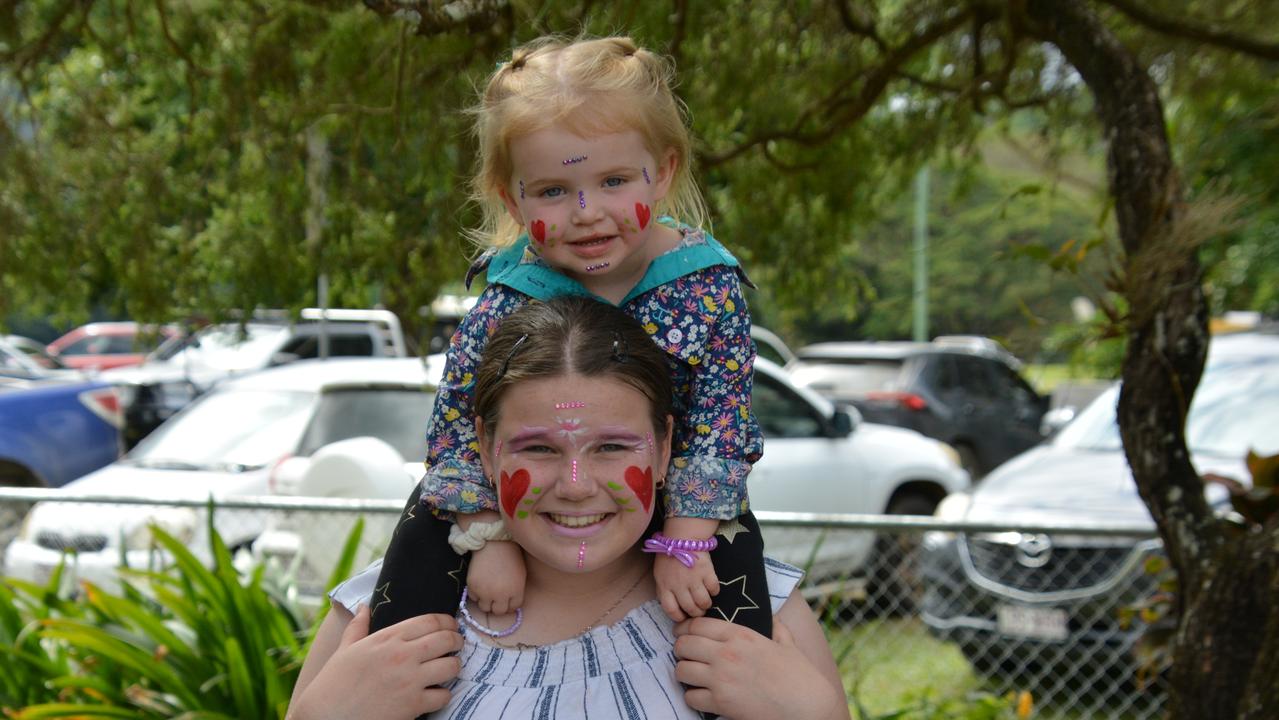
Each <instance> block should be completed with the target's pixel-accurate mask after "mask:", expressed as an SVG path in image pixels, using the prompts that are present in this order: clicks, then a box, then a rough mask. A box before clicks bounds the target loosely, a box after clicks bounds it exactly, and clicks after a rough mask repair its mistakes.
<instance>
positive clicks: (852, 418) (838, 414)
mask: <svg viewBox="0 0 1279 720" xmlns="http://www.w3.org/2000/svg"><path fill="white" fill-rule="evenodd" d="M860 421H861V413H858V412H857V410H856V409H854V408H847V409H845V408H839V409H837V410H836V411H835V414H834V415H832V416H831V418H830V435H831V437H848V436H849V435H851V434H852V432H853V428H855V427H856V426H857V424H858V423H859V422H860Z"/></svg>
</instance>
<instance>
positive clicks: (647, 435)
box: [497, 433, 653, 453]
mask: <svg viewBox="0 0 1279 720" xmlns="http://www.w3.org/2000/svg"><path fill="white" fill-rule="evenodd" d="M644 439H645V440H647V441H648V451H649V452H653V433H644ZM497 447H498V452H499V453H500V452H502V449H501V448H502V443H500V442H499V443H498V444H497Z"/></svg>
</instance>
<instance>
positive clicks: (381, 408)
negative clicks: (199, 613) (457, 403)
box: [4, 358, 438, 587]
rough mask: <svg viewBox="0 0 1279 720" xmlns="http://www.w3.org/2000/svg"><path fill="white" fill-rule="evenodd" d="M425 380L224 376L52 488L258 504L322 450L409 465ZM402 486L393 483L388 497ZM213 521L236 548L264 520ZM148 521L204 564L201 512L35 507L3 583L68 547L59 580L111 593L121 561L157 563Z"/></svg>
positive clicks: (416, 449) (427, 388)
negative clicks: (128, 445) (64, 576)
mask: <svg viewBox="0 0 1279 720" xmlns="http://www.w3.org/2000/svg"><path fill="white" fill-rule="evenodd" d="M437 364H438V363H437ZM432 375H438V370H436V371H435V372H434V373H433V372H432V371H431V370H430V369H429V368H428V365H427V363H425V362H423V361H422V360H421V359H417V358H404V359H390V358H361V359H330V360H323V361H320V360H308V361H299V362H296V363H291V364H289V365H286V366H283V367H279V368H273V369H270V370H263V371H261V372H258V373H253V374H248V375H244V376H241V377H236V378H232V379H229V380H227V381H225V382H222V383H219V384H218V385H217V386H216V388H215V389H214V390H212V391H211V392H209V393H208V394H206V395H204V396H201V397H200V398H198V399H197V400H196V401H195V402H193V403H192V404H191V405H189V406H188V407H187V408H185V409H184V410H183V411H182V412H180V413H179V414H178V415H176V416H174V417H173V418H172V419H170V420H169V421H167V422H165V423H164V424H163V425H161V426H160V427H159V428H157V429H156V430H155V431H154V432H153V433H152V434H151V435H150V436H148V437H147V438H146V439H145V440H144V441H143V442H142V443H141V444H139V445H138V446H137V447H136V448H134V449H133V450H132V451H131V452H129V453H128V454H127V455H125V456H124V457H122V458H121V459H120V460H118V461H116V462H114V463H112V464H110V465H108V466H106V467H104V468H102V469H100V470H97V471H96V472H93V473H90V474H89V475H86V476H84V477H82V478H80V479H78V480H75V481H73V482H71V483H68V484H67V485H65V486H64V488H63V490H65V491H66V492H68V493H75V494H91V495H105V496H112V497H120V498H138V499H146V500H166V499H186V500H207V499H209V498H214V499H215V500H216V499H220V498H228V497H244V496H262V495H268V494H270V493H271V492H272V491H273V490H274V488H273V487H272V484H273V483H276V482H281V483H283V482H287V481H288V480H289V478H290V477H291V476H294V475H296V474H298V473H301V472H304V471H305V469H306V467H307V466H308V465H309V460H307V458H310V457H311V456H312V455H321V456H323V455H324V454H325V451H324V447H325V446H327V445H330V444H332V443H335V442H339V441H343V440H347V439H351V438H355V437H363V436H372V437H365V441H366V442H378V443H382V444H384V445H389V446H390V447H392V448H394V450H390V452H394V453H398V454H399V455H403V456H406V457H414V458H420V457H423V456H424V454H425V425H426V418H427V417H428V415H429V413H430V409H431V405H432V403H433V402H434V397H435V394H434V385H433V384H432V383H431V382H430V381H429V378H430V377H431V376H432ZM375 438H376V439H375ZM388 449H389V448H388ZM400 471H401V472H403V467H401V468H400ZM411 486H412V478H411V476H409V475H408V474H403V475H402V476H401V478H400V480H399V492H400V493H401V494H407V492H408V489H409V488H410V487H411ZM214 520H215V526H216V528H217V529H218V532H219V533H220V534H221V536H222V537H223V539H224V540H225V541H226V543H227V544H228V545H229V546H231V547H232V548H233V549H236V548H247V547H249V546H250V545H251V544H252V543H253V541H254V540H255V539H256V538H257V537H258V536H259V535H260V534H261V533H262V532H263V530H264V529H265V528H266V526H267V522H268V513H264V512H260V511H258V512H255V511H249V510H233V509H223V510H219V511H217V512H216V513H215V517H214ZM153 522H154V523H157V524H158V525H159V526H161V527H163V528H165V529H166V530H167V531H168V532H170V533H172V534H174V535H175V536H177V537H178V538H179V539H181V540H182V541H183V542H184V543H186V544H187V545H188V546H189V547H190V548H191V549H192V551H193V552H195V553H196V554H197V555H198V556H200V557H203V558H204V559H206V560H208V559H209V557H208V555H209V553H208V544H209V543H208V537H207V533H206V519H205V511H204V510H203V508H194V507H174V506H167V507H166V506H163V505H154V504H150V505H139V504H110V505H104V504H78V503H64V502H41V503H38V504H37V505H36V506H35V507H34V508H32V510H31V512H30V513H28V515H27V517H26V519H25V520H24V522H23V524H22V527H21V530H20V532H19V535H18V537H17V538H16V539H15V540H14V541H13V542H12V543H10V545H9V546H8V548H7V550H6V552H5V566H4V574H5V575H7V576H10V577H17V578H22V579H26V580H31V581H36V582H41V581H44V580H46V579H47V578H48V577H49V575H50V573H51V572H52V570H53V568H55V567H56V566H57V565H58V563H60V562H62V559H63V557H64V553H65V551H67V550H74V551H75V552H74V553H72V554H67V555H66V557H67V565H68V569H69V571H70V572H71V574H72V575H73V576H74V577H77V578H80V579H86V580H91V581H93V582H95V583H99V584H102V585H104V586H107V587H111V586H113V584H114V582H115V578H116V568H117V567H118V566H119V565H120V561H121V558H122V557H123V558H124V559H126V560H127V562H128V564H129V565H130V566H131V567H142V568H146V567H152V566H155V565H156V564H160V565H163V564H164V563H165V562H166V561H167V558H166V557H165V556H164V555H163V554H162V553H160V552H158V551H157V550H156V549H155V547H154V544H153V541H152V538H151V532H150V529H149V525H150V523H153Z"/></svg>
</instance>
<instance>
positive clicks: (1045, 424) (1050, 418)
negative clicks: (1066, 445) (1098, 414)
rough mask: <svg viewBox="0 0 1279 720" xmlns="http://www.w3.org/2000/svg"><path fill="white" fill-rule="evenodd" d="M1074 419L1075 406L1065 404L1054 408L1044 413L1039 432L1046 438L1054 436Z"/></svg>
mask: <svg viewBox="0 0 1279 720" xmlns="http://www.w3.org/2000/svg"><path fill="white" fill-rule="evenodd" d="M1074 419H1075V408H1074V407H1072V406H1070V405H1064V406H1062V407H1059V408H1053V409H1052V410H1049V411H1048V412H1046V413H1044V417H1043V419H1042V420H1040V421H1039V434H1040V435H1042V436H1044V437H1046V438H1047V437H1052V436H1053V435H1056V434H1057V432H1058V431H1059V430H1061V429H1062V428H1064V427H1066V425H1067V424H1069V423H1070V421H1071V420H1074Z"/></svg>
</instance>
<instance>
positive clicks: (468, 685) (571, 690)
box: [330, 558, 803, 720]
mask: <svg viewBox="0 0 1279 720" xmlns="http://www.w3.org/2000/svg"><path fill="white" fill-rule="evenodd" d="M380 567H381V561H378V562H375V563H374V564H373V565H370V566H369V567H368V568H366V569H365V570H364V571H363V572H361V573H359V574H358V575H355V576H354V577H352V578H350V579H349V580H347V581H346V582H344V583H342V584H341V585H338V586H337V587H336V588H334V590H333V592H332V593H330V597H332V599H333V600H334V601H335V602H337V603H339V604H341V605H342V606H344V607H346V608H347V609H348V610H350V611H352V612H354V611H355V610H356V609H357V608H358V607H359V605H360V604H361V603H367V602H368V601H369V598H370V597H371V596H372V594H373V585H374V584H375V583H376V581H377V575H378V570H379V569H380ZM764 569H765V571H766V574H767V577H768V592H769V596H770V597H769V600H770V604H771V606H772V609H773V612H774V613H776V612H777V611H778V610H780V609H781V606H782V603H783V602H785V601H786V598H788V597H790V594H791V591H792V590H793V589H794V588H795V586H796V585H798V584H799V581H800V579H801V578H802V577H803V573H802V572H801V571H800V570H799V569H798V568H794V567H792V566H790V565H786V564H784V563H780V562H777V561H775V560H772V559H769V558H765V559H764ZM461 626H462V627H463V628H464V630H463V633H462V635H463V638H464V640H465V646H464V647H463V649H462V651H461V653H460V657H461V658H462V671H461V673H460V674H459V675H458V677H457V678H456V679H455V680H453V681H452V682H451V683H449V684H448V687H449V688H450V689H451V690H452V691H453V696H452V699H451V700H450V702H449V705H448V707H445V708H444V709H442V710H439V711H437V712H435V713H433V714H432V715H431V718H433V719H434V718H440V719H442V720H443V719H446V720H501V719H506V718H510V719H512V720H514V719H515V718H519V720H528V719H533V720H553V719H561V720H569V719H570V718H572V719H573V720H578V719H582V720H615V719H616V720H640V719H648V720H659V719H660V720H667V719H668V718H681V719H683V718H688V720H698V719H699V718H700V714H699V713H697V712H696V711H694V710H692V709H690V708H689V707H688V706H687V705H685V704H684V695H683V693H684V689H683V688H682V687H681V686H680V684H679V682H678V681H676V680H675V653H674V647H675V636H674V632H673V628H674V623H673V622H671V619H670V618H669V617H667V616H666V613H665V612H663V611H662V608H661V606H660V605H659V604H658V602H657V601H656V600H650V601H648V602H646V603H644V604H642V605H640V606H639V607H637V608H635V609H634V610H632V611H630V612H629V613H627V614H626V617H624V618H622V620H620V621H618V622H617V623H614V624H613V625H610V626H608V627H597V628H593V629H591V631H590V632H587V633H585V634H583V635H579V636H578V637H575V638H570V639H568V640H564V641H561V642H558V643H555V644H552V645H543V646H539V647H536V648H530V649H508V648H499V647H495V646H493V645H489V644H487V643H485V642H483V640H482V639H481V638H480V636H478V635H477V634H476V633H475V632H474V631H473V630H471V629H469V628H468V627H467V626H466V624H465V623H461Z"/></svg>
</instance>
